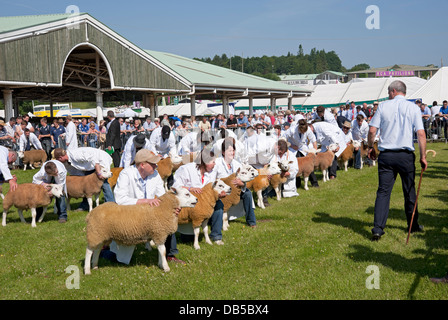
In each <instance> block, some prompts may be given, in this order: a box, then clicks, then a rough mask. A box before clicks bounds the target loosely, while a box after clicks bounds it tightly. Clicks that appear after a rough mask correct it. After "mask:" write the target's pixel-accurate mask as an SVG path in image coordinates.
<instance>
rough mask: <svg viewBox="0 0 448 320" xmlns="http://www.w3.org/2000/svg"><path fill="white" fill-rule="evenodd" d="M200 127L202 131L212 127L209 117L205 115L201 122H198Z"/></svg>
mask: <svg viewBox="0 0 448 320" xmlns="http://www.w3.org/2000/svg"><path fill="white" fill-rule="evenodd" d="M198 128H199V129H201V131H202V132H204V131H205V130H210V129H211V124H210V122H209V121H208V120H207V117H205V116H203V117H202V120H201V122H199V124H198Z"/></svg>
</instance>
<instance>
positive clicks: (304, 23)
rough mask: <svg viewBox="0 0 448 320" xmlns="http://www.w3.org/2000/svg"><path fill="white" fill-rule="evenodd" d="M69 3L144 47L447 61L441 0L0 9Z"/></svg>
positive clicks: (2, 11)
mask: <svg viewBox="0 0 448 320" xmlns="http://www.w3.org/2000/svg"><path fill="white" fill-rule="evenodd" d="M71 5H74V6H76V7H77V8H79V11H80V12H86V13H89V14H90V15H91V16H93V17H94V18H95V19H97V20H99V21H100V22H102V23H104V24H105V25H107V26H108V27H109V28H111V29H113V30H114V31H115V32H117V33H118V34H120V35H122V36H123V37H125V38H126V39H128V40H130V41H131V42H133V43H134V44H135V45H137V46H138V47H140V48H142V49H148V50H155V51H163V52H170V53H174V54H178V55H181V56H184V57H188V58H195V57H196V58H205V57H211V58H213V56H214V55H216V54H217V55H222V54H224V53H225V54H226V55H227V56H235V55H238V56H243V57H261V56H264V55H266V56H281V55H287V54H288V52H290V53H291V54H297V52H298V47H299V45H300V44H301V45H302V47H303V49H304V52H305V53H309V52H310V50H311V49H312V48H316V49H318V50H322V49H323V50H325V51H327V52H328V51H335V52H336V53H337V54H338V55H339V57H340V59H341V61H342V65H343V66H344V67H346V68H347V69H349V68H351V67H353V66H354V65H357V64H360V63H367V64H368V65H370V67H372V68H377V67H386V66H393V65H395V64H410V65H418V66H426V65H429V64H434V65H436V66H439V67H440V66H441V64H442V62H443V65H448V27H447V24H446V21H447V13H448V1H446V0H426V1H422V0H393V1H391V0H388V1H384V0H314V1H309V0H306V1H304V0H225V1H215V0H191V1H179V0H170V1H161V0H157V1H156V0H146V1H136V0H125V1H123V0H121V1H114V0H111V1H98V0H96V1H93V0H89V1H85V0H70V1H65V0H62V1H39V0H32V1H31V0H16V1H12V0H5V1H4V0H0V16H18V15H38V14H52V13H64V12H66V9H67V7H68V6H71ZM371 5H374V6H376V10H375V11H371V10H369V11H367V12H366V9H367V8H368V7H369V6H371ZM366 22H367V25H368V26H369V27H370V28H368V27H367V26H366ZM372 26H374V27H375V28H373V29H372V28H371V27H372Z"/></svg>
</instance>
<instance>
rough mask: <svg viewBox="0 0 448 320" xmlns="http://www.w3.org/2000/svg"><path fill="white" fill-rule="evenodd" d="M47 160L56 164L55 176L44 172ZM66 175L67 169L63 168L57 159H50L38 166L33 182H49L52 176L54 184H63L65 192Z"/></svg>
mask: <svg viewBox="0 0 448 320" xmlns="http://www.w3.org/2000/svg"><path fill="white" fill-rule="evenodd" d="M49 162H53V163H54V164H55V165H56V168H57V169H58V175H57V176H56V177H52V176H49V175H48V174H47V173H46V172H45V165H46V164H47V163H49ZM66 177H67V169H65V166H64V164H63V163H62V162H60V161H58V160H50V161H47V162H45V163H44V164H43V165H42V167H41V168H40V170H39V171H38V172H37V173H36V174H35V175H34V176H33V183H34V184H42V183H44V182H45V183H50V182H51V178H54V181H55V183H56V184H63V185H64V192H65V194H67V185H66Z"/></svg>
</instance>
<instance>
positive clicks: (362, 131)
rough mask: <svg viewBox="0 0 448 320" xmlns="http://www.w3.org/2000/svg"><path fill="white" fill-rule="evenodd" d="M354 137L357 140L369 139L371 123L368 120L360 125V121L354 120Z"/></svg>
mask: <svg viewBox="0 0 448 320" xmlns="http://www.w3.org/2000/svg"><path fill="white" fill-rule="evenodd" d="M351 132H352V137H353V140H356V141H367V135H368V134H369V125H368V124H367V122H366V121H364V120H363V121H362V124H361V126H359V125H358V121H356V120H353V121H352V130H351Z"/></svg>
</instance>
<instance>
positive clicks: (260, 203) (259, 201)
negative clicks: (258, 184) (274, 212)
mask: <svg viewBox="0 0 448 320" xmlns="http://www.w3.org/2000/svg"><path fill="white" fill-rule="evenodd" d="M262 192H263V191H262V190H258V191H257V204H258V206H259V207H260V208H261V209H266V207H265V206H264V203H263V194H262Z"/></svg>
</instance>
